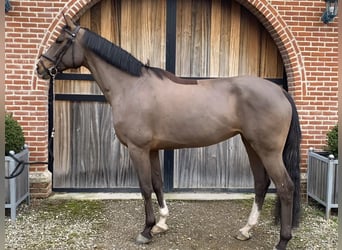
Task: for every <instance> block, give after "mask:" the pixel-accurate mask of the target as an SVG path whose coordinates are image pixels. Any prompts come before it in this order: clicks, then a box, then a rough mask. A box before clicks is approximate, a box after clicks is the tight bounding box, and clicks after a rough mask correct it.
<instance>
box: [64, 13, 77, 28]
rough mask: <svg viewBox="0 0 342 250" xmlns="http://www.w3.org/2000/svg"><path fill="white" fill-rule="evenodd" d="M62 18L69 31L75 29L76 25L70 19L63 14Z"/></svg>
mask: <svg viewBox="0 0 342 250" xmlns="http://www.w3.org/2000/svg"><path fill="white" fill-rule="evenodd" d="M63 17H64V20H65V23H66V25H67V26H69V27H70V29H71V30H74V29H75V28H76V25H75V24H74V22H73V21H72V20H71V18H70V17H68V16H66V15H64V13H63Z"/></svg>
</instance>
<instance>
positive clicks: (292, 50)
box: [235, 0, 306, 100]
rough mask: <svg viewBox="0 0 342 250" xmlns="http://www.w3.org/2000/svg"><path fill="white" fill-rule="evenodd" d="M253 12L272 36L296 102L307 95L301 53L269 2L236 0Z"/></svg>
mask: <svg viewBox="0 0 342 250" xmlns="http://www.w3.org/2000/svg"><path fill="white" fill-rule="evenodd" d="M235 1H237V2H239V3H240V4H241V5H243V6H244V7H246V8H247V9H248V10H249V11H250V12H252V13H253V14H254V15H255V16H256V17H257V18H258V19H259V21H260V22H261V23H262V24H263V25H264V27H265V28H266V30H267V31H268V32H269V33H270V35H271V36H272V38H273V40H274V42H275V44H276V45H277V47H278V49H279V52H280V54H281V56H282V58H283V63H284V67H285V70H286V74H287V80H288V86H289V91H290V92H291V93H292V94H293V96H294V98H295V100H298V99H301V96H303V95H305V82H306V79H305V78H306V77H305V68H304V62H303V60H302V56H301V51H300V49H299V46H298V44H297V42H296V39H295V38H294V36H293V34H292V31H291V30H290V29H289V28H288V26H287V25H286V22H285V21H284V19H283V17H282V16H281V14H280V13H279V12H278V10H277V9H275V8H274V7H273V6H272V4H271V3H269V2H270V1H268V0H235Z"/></svg>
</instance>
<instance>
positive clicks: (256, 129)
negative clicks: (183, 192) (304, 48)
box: [37, 18, 301, 249]
mask: <svg viewBox="0 0 342 250" xmlns="http://www.w3.org/2000/svg"><path fill="white" fill-rule="evenodd" d="M80 66H85V67H87V68H88V69H89V70H90V71H91V73H92V74H93V76H94V78H95V80H96V82H97V84H98V85H99V86H100V88H101V90H102V92H103V93H104V95H105V97H106V99H107V100H108V102H109V103H110V105H111V106H112V110H113V117H114V128H115V131H116V134H117V136H118V137H119V139H120V141H121V142H122V143H123V144H124V145H126V146H127V147H128V151H129V154H130V157H131V159H132V162H133V164H134V166H135V169H136V172H137V174H138V178H139V184H140V189H141V193H142V196H143V198H144V201H145V214H146V221H145V228H144V230H143V232H142V233H140V234H139V235H138V237H137V242H139V243H148V242H150V241H151V239H152V235H153V234H156V233H160V232H164V231H166V230H167V229H168V227H167V225H166V218H167V216H168V214H169V212H168V208H167V206H166V202H165V200H164V198H163V190H162V186H163V184H162V177H161V170H160V161H159V155H158V150H160V149H176V148H186V147H199V146H208V145H211V144H215V143H218V142H220V141H223V140H226V139H228V138H230V137H232V136H234V135H237V134H240V135H241V137H242V140H243V142H244V144H245V146H246V149H247V153H248V156H249V160H250V165H251V168H252V171H253V175H254V180H255V200H254V203H253V207H252V211H251V213H250V216H249V218H248V221H247V224H246V226H244V227H243V228H241V229H240V230H239V232H238V235H237V238H238V239H240V240H246V239H249V238H250V233H249V231H250V230H251V228H252V227H253V226H255V225H256V223H257V220H258V217H259V214H260V210H261V208H262V205H263V202H264V198H265V194H266V191H267V189H268V187H269V184H270V179H271V180H272V181H273V182H274V184H275V186H276V188H277V193H278V197H279V204H278V205H279V206H280V208H279V209H278V212H279V217H280V223H281V229H280V240H279V243H278V244H277V246H276V247H277V249H285V248H286V245H287V243H288V241H289V240H290V239H291V237H292V236H291V231H292V227H293V226H294V225H296V224H297V222H298V217H299V216H298V213H299V198H300V197H299V146H300V138H301V132H300V127H299V121H298V114H297V111H296V107H295V104H294V102H293V100H292V98H291V97H290V96H289V94H287V93H286V92H285V91H284V90H282V89H281V88H280V87H278V86H277V85H275V84H273V83H271V82H269V81H267V80H264V79H261V78H256V77H233V78H224V79H212V80H191V81H190V80H184V79H179V78H177V77H175V76H174V75H173V74H171V73H168V72H166V71H164V70H162V69H158V68H152V67H149V66H147V65H144V64H142V63H141V62H140V61H138V60H137V59H136V58H134V57H133V56H132V55H130V54H129V53H128V52H126V51H124V50H122V49H121V48H119V47H117V46H116V45H114V44H112V43H110V42H109V41H107V40H105V39H104V38H102V37H100V36H98V35H96V34H95V33H93V32H91V31H89V30H87V29H85V28H81V27H80V26H77V25H75V24H74V23H73V22H72V21H71V19H70V18H66V26H65V27H64V28H63V30H62V32H61V34H60V36H59V37H58V38H57V40H56V42H55V43H54V44H53V45H52V46H51V47H50V48H49V50H48V51H47V52H46V53H45V54H43V55H42V56H41V57H40V60H39V62H38V64H37V72H38V75H39V76H40V77H41V78H44V79H48V78H50V77H54V76H55V74H56V73H57V72H62V71H63V70H65V69H69V68H77V67H80ZM153 191H154V192H155V193H156V196H157V200H158V204H159V207H160V220H159V222H158V223H157V224H156V221H155V216H154V213H153V208H152V200H151V194H152V192H153Z"/></svg>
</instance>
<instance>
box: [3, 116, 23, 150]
mask: <svg viewBox="0 0 342 250" xmlns="http://www.w3.org/2000/svg"><path fill="white" fill-rule="evenodd" d="M24 144H25V138H24V133H23V130H22V128H21V126H20V124H19V123H18V122H17V121H16V120H15V119H14V118H13V117H12V115H10V114H6V116H5V155H8V152H9V151H11V150H13V151H14V152H15V153H19V152H20V151H22V150H23V147H24Z"/></svg>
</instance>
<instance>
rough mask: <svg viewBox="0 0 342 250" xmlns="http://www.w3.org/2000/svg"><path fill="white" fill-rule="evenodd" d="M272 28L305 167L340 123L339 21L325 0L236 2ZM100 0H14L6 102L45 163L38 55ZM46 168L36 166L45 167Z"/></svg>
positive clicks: (44, 98) (8, 24) (8, 20)
mask: <svg viewBox="0 0 342 250" xmlns="http://www.w3.org/2000/svg"><path fill="white" fill-rule="evenodd" d="M237 1H238V2H240V3H241V4H243V5H244V6H245V7H247V8H248V9H249V10H250V11H251V12H253V13H254V14H255V15H256V16H257V17H258V18H259V20H260V21H261V22H262V23H263V24H264V26H265V27H266V28H267V29H268V31H269V32H270V34H271V35H272V37H273V39H274V40H275V42H276V44H277V45H278V48H279V51H280V53H281V55H282V57H283V61H284V65H285V68H286V72H287V76H288V85H289V91H290V92H291V94H292V95H293V96H294V98H295V101H296V104H297V107H298V111H299V115H300V119H301V125H302V133H303V140H302V168H303V172H305V168H306V152H307V150H308V148H309V147H311V146H313V147H315V148H316V149H322V147H323V145H324V144H325V139H326V137H325V136H326V132H327V131H328V130H329V129H330V128H331V127H332V126H333V125H335V124H336V122H337V119H338V117H337V101H338V100H337V99H338V98H337V92H338V90H337V88H338V87H337V86H338V76H337V71H338V62H337V61H338V59H337V47H338V46H337V35H338V30H337V28H338V25H337V21H338V18H336V19H335V21H334V22H333V23H330V24H323V23H322V22H321V20H320V17H321V15H322V13H323V11H324V9H325V2H324V1H323V0H313V1H307V0H299V1H298V0H297V1H292V0H285V1H280V0H248V1H247V0H237ZM95 2H98V0H95V1H90V0H76V1H75V0H74V1H67V0H59V1H57V0H55V1H54V0H49V1H33V0H27V1H23V0H20V1H14V0H11V5H12V10H11V11H10V12H9V13H8V14H6V17H5V41H6V43H5V74H6V75H5V85H6V89H5V91H6V92H5V93H6V97H5V103H6V111H7V112H11V113H13V115H14V117H15V118H16V119H17V120H18V121H19V122H20V123H21V125H22V126H23V129H24V132H25V138H26V141H27V143H28V144H29V149H30V152H31V153H30V158H31V159H30V160H31V161H46V160H47V156H48V152H47V144H48V110H47V109H48V107H47V104H48V83H47V82H45V81H42V80H39V79H37V77H36V75H35V72H34V70H35V63H36V60H37V58H38V55H39V54H40V53H41V52H42V51H43V50H44V49H45V48H46V47H47V46H48V45H49V44H50V43H51V41H53V38H55V37H56V35H57V32H56V31H55V29H56V28H58V27H60V26H61V25H62V23H63V20H62V17H61V12H62V11H63V12H64V13H66V14H68V15H70V16H74V15H75V14H81V13H80V12H83V11H84V10H85V9H87V8H89V7H90V6H91V5H93V4H94V3H95ZM46 168H47V167H46V166H44V165H42V166H31V167H30V171H31V172H32V173H34V172H44V171H46V170H47V169H46Z"/></svg>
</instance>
